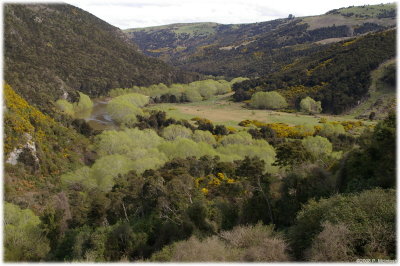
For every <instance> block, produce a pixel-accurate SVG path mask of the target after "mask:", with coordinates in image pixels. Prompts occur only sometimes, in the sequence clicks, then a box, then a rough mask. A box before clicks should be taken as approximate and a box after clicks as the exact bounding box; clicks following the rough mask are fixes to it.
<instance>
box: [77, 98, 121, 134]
mask: <svg viewBox="0 0 400 266" xmlns="http://www.w3.org/2000/svg"><path fill="white" fill-rule="evenodd" d="M110 100H111V98H110V97H101V98H96V99H93V100H92V101H93V110H92V112H91V114H90V115H89V116H88V117H85V118H84V119H85V120H86V122H87V123H88V124H89V125H90V126H91V127H92V128H93V129H95V130H104V129H118V126H117V124H116V123H115V122H114V121H113V120H112V118H111V116H110V115H109V114H108V113H107V104H108V102H109V101H110Z"/></svg>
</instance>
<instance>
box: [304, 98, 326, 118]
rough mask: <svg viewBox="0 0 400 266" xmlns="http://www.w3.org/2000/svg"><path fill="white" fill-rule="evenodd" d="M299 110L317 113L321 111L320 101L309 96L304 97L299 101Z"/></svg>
mask: <svg viewBox="0 0 400 266" xmlns="http://www.w3.org/2000/svg"><path fill="white" fill-rule="evenodd" d="M300 110H301V111H303V112H305V113H311V114H317V113H321V112H322V107H321V102H319V101H318V102H317V101H315V100H314V99H313V98H311V97H308V96H307V97H306V98H304V99H302V100H301V101H300Z"/></svg>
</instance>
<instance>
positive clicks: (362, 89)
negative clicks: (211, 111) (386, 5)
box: [233, 30, 396, 114]
mask: <svg viewBox="0 0 400 266" xmlns="http://www.w3.org/2000/svg"><path fill="white" fill-rule="evenodd" d="M395 53H396V31H395V30H387V31H383V32H378V33H371V34H368V35H365V36H361V37H357V38H353V39H350V40H346V41H342V42H339V43H335V44H332V45H329V46H325V47H324V48H322V49H320V51H318V52H317V53H315V54H313V55H311V56H308V57H305V58H302V59H299V60H296V61H295V62H294V63H292V64H288V65H286V66H284V67H283V68H282V69H281V70H279V71H276V72H274V73H271V74H268V75H264V76H262V77H260V78H256V79H251V80H248V81H244V82H242V83H239V84H235V86H234V89H235V94H234V96H233V97H234V98H235V100H236V101H243V100H248V99H250V97H251V95H252V94H254V93H255V92H257V91H273V90H276V91H278V92H279V93H281V95H283V96H284V97H285V98H286V100H287V101H288V102H289V104H290V105H291V107H292V108H299V102H300V100H301V99H302V98H304V97H306V96H310V97H313V98H315V99H317V100H319V101H321V102H322V109H323V111H324V112H327V113H334V114H340V113H343V112H345V111H348V110H350V109H351V108H353V107H355V106H357V105H358V104H359V103H360V102H361V101H362V100H364V99H365V98H368V88H369V87H370V85H371V75H370V73H371V71H373V70H375V69H377V68H378V67H379V65H380V64H382V63H383V62H385V61H386V60H389V59H391V58H393V57H394V56H395Z"/></svg>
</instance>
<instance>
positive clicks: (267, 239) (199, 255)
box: [151, 224, 289, 262]
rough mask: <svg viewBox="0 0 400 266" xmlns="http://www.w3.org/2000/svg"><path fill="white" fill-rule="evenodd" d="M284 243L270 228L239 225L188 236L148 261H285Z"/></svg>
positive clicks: (285, 247)
mask: <svg viewBox="0 0 400 266" xmlns="http://www.w3.org/2000/svg"><path fill="white" fill-rule="evenodd" d="M288 260H289V256H288V255H287V244H286V243H285V241H283V239H282V238H281V237H279V236H278V235H277V234H276V233H275V232H273V229H272V227H267V226H263V225H261V224H258V225H256V226H248V227H245V226H239V227H236V228H234V229H233V230H232V231H225V232H222V233H221V234H220V237H217V236H211V237H207V238H206V239H204V240H199V239H198V238H196V237H191V238H190V239H189V240H186V241H180V242H176V243H174V244H172V245H170V246H166V247H164V248H163V249H162V250H161V251H159V252H157V253H155V254H153V256H152V257H151V261H165V262H166V261H175V262H217V261H219V262H232V261H236V262H272V261H288Z"/></svg>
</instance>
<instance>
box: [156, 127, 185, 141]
mask: <svg viewBox="0 0 400 266" xmlns="http://www.w3.org/2000/svg"><path fill="white" fill-rule="evenodd" d="M162 136H163V137H164V138H165V139H166V140H175V139H178V138H187V139H189V138H191V136H192V131H191V130H190V129H188V128H186V127H184V126H181V125H169V126H168V127H166V128H164V130H163V132H162Z"/></svg>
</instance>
